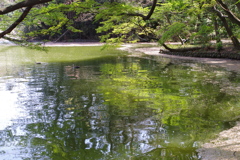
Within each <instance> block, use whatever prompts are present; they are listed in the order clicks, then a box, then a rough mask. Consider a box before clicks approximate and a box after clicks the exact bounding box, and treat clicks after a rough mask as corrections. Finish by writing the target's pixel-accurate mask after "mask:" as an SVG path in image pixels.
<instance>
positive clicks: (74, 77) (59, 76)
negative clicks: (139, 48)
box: [0, 55, 240, 160]
mask: <svg viewBox="0 0 240 160" xmlns="http://www.w3.org/2000/svg"><path fill="white" fill-rule="evenodd" d="M3 66H4V65H3V64H2V68H4V71H3V70H2V73H1V74H0V99H1V101H0V110H1V111H0V159H6V160H8V159H11V160H18V159H26V160H27V159H41V160H42V159H44V160H49V159H53V160H55V159H56V160H71V159H78V160H80V159H81V160H82V159H83V160H84V159H87V160H89V159H94V160H96V159H99V160H100V159H101V160H108V159H124V160H126V159H138V160H139V159H143V160H144V159H161V160H172V159H174V160H175V159H176V160H197V159H199V158H200V157H199V156H198V154H197V152H196V149H197V148H198V147H199V146H200V145H201V144H202V143H203V142H204V141H206V140H209V139H211V138H212V137H214V135H216V134H217V133H219V132H220V131H222V130H224V129H227V128H230V127H232V126H233V125H234V121H235V120H236V117H238V115H239V114H240V108H239V98H238V97H239V86H240V75H239V74H238V73H236V72H230V71H225V70H224V69H222V68H219V67H216V66H211V65H207V64H201V63H193V62H190V61H189V62H188V61H179V62H178V61H177V62H176V61H172V60H171V59H167V58H161V57H154V56H145V57H128V56H119V55H116V56H110V57H97V58H96V57H95V58H94V59H86V60H84V61H83V60H75V61H70V60H69V61H65V62H64V61H57V62H48V63H41V64H35V63H25V64H18V65H10V66H7V67H6V66H5V67H3ZM76 66H77V67H76Z"/></svg>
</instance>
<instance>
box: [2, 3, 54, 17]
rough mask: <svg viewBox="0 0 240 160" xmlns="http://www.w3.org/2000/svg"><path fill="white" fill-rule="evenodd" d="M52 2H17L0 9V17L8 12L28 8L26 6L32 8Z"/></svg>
mask: <svg viewBox="0 0 240 160" xmlns="http://www.w3.org/2000/svg"><path fill="white" fill-rule="evenodd" d="M50 1H52V0H25V1H23V2H19V3H16V4H13V5H10V6H8V7H6V8H3V9H0V15H3V14H7V13H9V12H12V11H15V10H17V9H20V8H23V7H28V6H34V5H37V4H42V3H46V2H50Z"/></svg>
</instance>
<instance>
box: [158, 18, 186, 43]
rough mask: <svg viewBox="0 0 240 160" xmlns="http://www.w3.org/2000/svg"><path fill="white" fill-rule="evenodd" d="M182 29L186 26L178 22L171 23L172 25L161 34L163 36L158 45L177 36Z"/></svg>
mask: <svg viewBox="0 0 240 160" xmlns="http://www.w3.org/2000/svg"><path fill="white" fill-rule="evenodd" d="M184 28H186V26H185V24H183V23H179V22H176V23H173V24H172V25H170V26H168V27H167V28H166V30H165V31H164V32H163V35H162V37H161V39H160V40H159V43H160V44H163V43H165V42H166V41H168V40H169V39H170V38H172V37H173V36H176V35H179V34H180V33H181V32H182V31H183V29H184Z"/></svg>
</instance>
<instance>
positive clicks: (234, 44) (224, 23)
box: [213, 7, 240, 49]
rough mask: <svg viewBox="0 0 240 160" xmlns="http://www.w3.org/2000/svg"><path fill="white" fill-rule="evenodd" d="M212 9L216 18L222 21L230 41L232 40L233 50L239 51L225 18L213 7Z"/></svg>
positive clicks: (237, 43)
mask: <svg viewBox="0 0 240 160" xmlns="http://www.w3.org/2000/svg"><path fill="white" fill-rule="evenodd" d="M213 9H214V11H215V12H216V14H217V16H218V17H219V18H220V20H221V21H222V23H223V26H224V27H225V29H226V31H227V34H228V36H229V38H231V40H232V43H233V46H234V48H236V49H240V43H239V41H238V39H237V38H236V37H235V36H234V34H233V32H232V29H231V28H230V27H229V25H228V22H227V20H226V18H225V17H224V16H223V15H222V13H221V12H220V11H219V10H217V9H216V8H215V7H214V8H213Z"/></svg>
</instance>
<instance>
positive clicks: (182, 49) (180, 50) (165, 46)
mask: <svg viewBox="0 0 240 160" xmlns="http://www.w3.org/2000/svg"><path fill="white" fill-rule="evenodd" d="M162 45H163V47H164V48H166V49H167V50H169V51H170V52H192V51H197V50H200V49H202V47H192V48H177V49H173V48H170V47H168V46H167V45H166V44H165V43H163V44H162Z"/></svg>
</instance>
